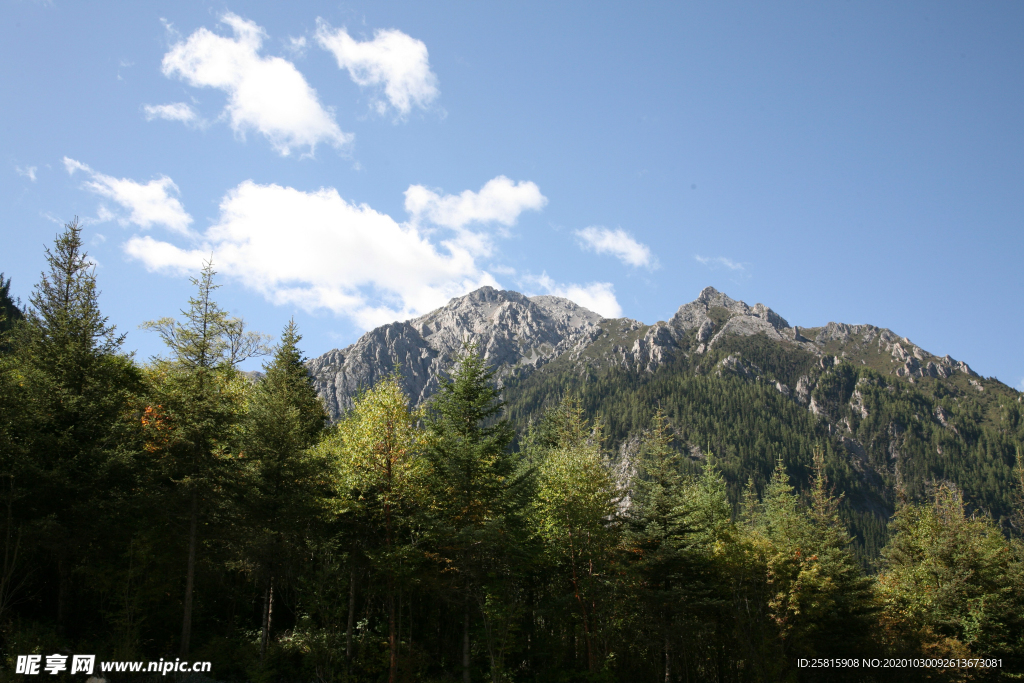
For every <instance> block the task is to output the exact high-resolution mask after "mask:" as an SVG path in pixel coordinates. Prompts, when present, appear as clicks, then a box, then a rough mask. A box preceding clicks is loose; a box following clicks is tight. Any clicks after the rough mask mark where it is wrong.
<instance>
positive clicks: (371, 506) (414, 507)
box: [324, 374, 425, 683]
mask: <svg viewBox="0 0 1024 683" xmlns="http://www.w3.org/2000/svg"><path fill="white" fill-rule="evenodd" d="M417 418H418V416H416V415H414V414H413V413H412V412H411V411H410V410H409V399H408V397H407V396H406V395H405V393H404V392H403V391H402V389H401V386H400V384H399V378H398V376H397V375H395V374H393V375H390V376H388V377H386V378H385V379H383V380H381V381H380V382H378V383H377V384H376V385H375V386H374V387H372V388H370V389H369V390H366V391H363V392H362V393H360V395H359V396H358V397H357V398H356V400H355V402H354V405H353V406H352V409H351V410H350V411H349V412H348V413H347V414H346V415H345V416H344V418H343V419H342V420H341V421H340V422H339V424H338V427H337V431H336V433H335V435H333V438H332V439H330V440H329V441H328V442H326V443H325V444H324V450H326V451H334V453H333V456H334V461H335V466H336V468H337V472H336V478H337V486H338V492H339V499H340V500H339V503H338V504H339V506H340V512H341V514H342V516H344V517H349V518H355V519H352V520H351V521H350V522H349V526H350V527H352V528H354V530H355V531H356V533H358V534H359V536H361V541H362V542H361V543H360V546H361V550H362V551H363V553H365V555H366V559H367V561H368V562H369V564H370V565H371V567H372V569H373V571H374V573H375V574H376V575H377V576H378V577H380V578H381V579H383V583H384V602H385V610H386V613H387V623H388V625H387V630H388V682H389V683H395V680H396V679H397V677H398V655H399V646H400V643H399V640H398V622H397V614H396V611H397V609H396V608H397V606H398V605H397V604H396V603H397V601H398V593H399V590H400V589H401V587H402V585H403V583H404V582H405V579H406V578H407V576H408V574H409V571H410V565H411V564H412V563H414V562H415V561H416V557H415V555H414V553H413V545H412V537H411V533H412V529H413V527H414V522H415V519H416V517H417V515H418V513H419V511H420V509H421V507H422V504H423V497H424V493H423V488H424V481H423V480H424V465H425V463H424V460H423V458H422V457H420V454H421V451H422V448H423V440H424V437H423V434H422V432H421V430H420V429H419V427H418V426H417V421H418V419H417Z"/></svg>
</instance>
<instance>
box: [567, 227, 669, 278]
mask: <svg viewBox="0 0 1024 683" xmlns="http://www.w3.org/2000/svg"><path fill="white" fill-rule="evenodd" d="M576 237H578V238H579V240H580V244H581V245H582V246H583V248H584V249H590V250H591V251H594V252H597V253H598V254H611V255H612V256H614V257H615V258H617V259H619V260H620V261H622V262H623V263H625V264H626V265H630V266H636V267H638V268H639V267H641V266H643V267H647V268H657V267H658V261H657V259H655V258H654V257H653V256H652V255H651V250H650V248H648V246H647V245H646V244H641V243H640V242H637V241H636V240H635V239H633V236H632V235H630V234H629V233H628V232H626V231H625V230H622V229H621V228H620V229H618V230H609V229H608V228H605V227H601V226H596V225H593V226H590V227H589V228H583V229H582V230H577V231H576Z"/></svg>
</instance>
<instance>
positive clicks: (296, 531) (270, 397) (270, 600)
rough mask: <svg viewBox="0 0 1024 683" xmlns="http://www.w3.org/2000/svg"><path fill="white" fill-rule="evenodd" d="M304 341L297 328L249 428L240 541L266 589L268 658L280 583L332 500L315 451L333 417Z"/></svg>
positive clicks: (250, 405) (259, 391) (263, 386)
mask: <svg viewBox="0 0 1024 683" xmlns="http://www.w3.org/2000/svg"><path fill="white" fill-rule="evenodd" d="M301 339H302V337H301V336H300V335H299V333H298V328H297V327H296V325H295V321H294V320H292V321H290V322H289V323H288V326H287V327H286V328H285V330H284V333H283V334H282V335H281V342H280V344H279V345H278V346H277V348H276V349H275V352H274V356H273V359H272V360H271V362H270V363H268V364H266V365H265V366H264V372H265V375H264V377H263V378H262V379H260V380H259V381H257V382H256V384H255V385H254V386H253V388H252V390H251V391H250V392H249V397H248V400H247V410H246V415H245V419H244V425H243V436H242V449H243V454H242V455H243V459H244V462H245V475H244V476H245V479H244V483H243V485H242V487H241V495H242V506H241V514H242V519H241V520H240V525H239V526H240V528H242V529H244V536H243V538H241V539H240V541H241V543H242V544H243V552H244V554H245V555H246V556H247V557H248V558H249V560H250V562H251V564H252V566H253V567H254V573H255V574H256V578H257V581H258V582H259V583H260V584H261V585H262V587H263V603H264V609H263V620H262V624H261V631H262V634H261V638H260V651H261V655H262V654H263V653H265V652H266V648H267V643H268V640H269V637H270V630H271V626H272V619H273V609H274V584H275V578H276V579H279V580H280V579H282V578H283V577H286V576H288V575H292V574H294V573H295V564H296V562H297V561H298V557H299V555H300V553H301V552H302V550H303V549H304V546H305V539H306V537H307V535H308V530H309V528H310V527H311V526H313V525H315V522H316V520H317V519H318V518H319V517H320V516H321V514H322V505H323V498H324V497H325V496H327V495H328V492H327V490H326V489H325V488H324V485H325V483H326V480H327V477H326V472H325V469H324V461H323V459H322V458H318V457H316V455H315V453H314V452H313V451H312V450H311V449H312V447H313V446H315V445H316V444H317V442H318V441H319V439H320V437H321V436H322V434H323V433H324V430H325V428H326V426H327V421H328V416H327V412H326V410H325V409H324V405H323V401H322V400H321V399H320V397H319V396H318V395H317V393H316V389H315V388H314V387H313V379H312V377H311V376H310V375H309V371H308V370H307V368H306V366H305V365H304V364H303V359H302V353H301V352H300V351H299V348H298V343H299V341H300V340H301Z"/></svg>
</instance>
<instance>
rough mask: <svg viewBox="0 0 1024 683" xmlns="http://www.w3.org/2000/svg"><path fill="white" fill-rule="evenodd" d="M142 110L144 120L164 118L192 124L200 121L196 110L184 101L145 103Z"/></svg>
mask: <svg viewBox="0 0 1024 683" xmlns="http://www.w3.org/2000/svg"><path fill="white" fill-rule="evenodd" d="M142 110H143V111H144V112H145V113H146V120H147V121H152V120H153V119H164V120H167V121H180V122H182V123H184V124H185V125H194V124H197V123H199V122H200V120H199V115H198V114H196V111H195V110H194V109H193V108H192V107H191V106H189V105H188V104H186V103H184V102H173V103H171V104H155V105H154V104H145V105H143V106H142Z"/></svg>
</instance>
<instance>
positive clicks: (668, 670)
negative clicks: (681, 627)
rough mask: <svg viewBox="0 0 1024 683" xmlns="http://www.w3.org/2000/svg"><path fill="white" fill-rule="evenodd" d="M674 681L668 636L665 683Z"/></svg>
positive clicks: (666, 637)
mask: <svg viewBox="0 0 1024 683" xmlns="http://www.w3.org/2000/svg"><path fill="white" fill-rule="evenodd" d="M671 681H672V658H671V656H669V651H668V635H666V636H665V683H671Z"/></svg>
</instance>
